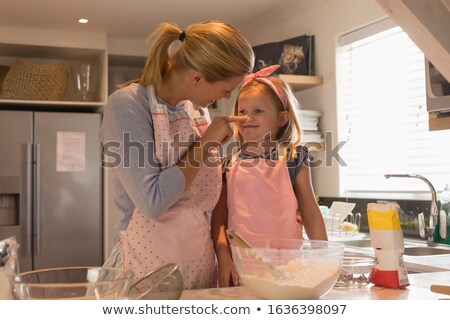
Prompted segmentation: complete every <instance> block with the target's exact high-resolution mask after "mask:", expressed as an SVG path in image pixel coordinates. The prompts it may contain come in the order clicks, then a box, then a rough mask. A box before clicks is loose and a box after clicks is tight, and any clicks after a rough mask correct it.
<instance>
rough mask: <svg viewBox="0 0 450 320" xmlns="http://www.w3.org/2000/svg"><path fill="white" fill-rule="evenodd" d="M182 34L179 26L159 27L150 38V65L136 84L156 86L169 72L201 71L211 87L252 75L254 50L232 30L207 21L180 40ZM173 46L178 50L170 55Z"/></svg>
mask: <svg viewBox="0 0 450 320" xmlns="http://www.w3.org/2000/svg"><path fill="white" fill-rule="evenodd" d="M181 33H182V30H181V29H180V28H178V27H177V26H176V25H173V24H169V23H163V24H161V25H159V27H158V28H157V29H156V30H155V31H154V32H153V33H152V34H151V35H150V38H149V42H150V45H151V47H150V52H149V54H148V57H147V62H146V64H145V67H144V69H143V71H142V74H141V76H140V78H139V79H138V80H136V81H135V82H138V83H140V84H142V85H148V84H153V85H155V86H157V85H158V84H160V83H161V82H162V78H163V76H164V74H165V73H166V72H167V71H168V70H169V68H174V69H176V70H186V69H193V70H196V71H200V72H201V73H202V74H203V75H204V76H205V80H206V81H207V82H210V83H213V82H216V81H220V80H226V79H229V78H231V77H235V76H244V75H247V74H249V73H251V72H252V69H253V64H254V60H255V58H254V53H253V50H252V47H251V46H250V44H249V43H248V41H247V40H246V39H245V38H244V37H243V36H242V35H241V33H240V32H239V31H238V30H237V29H235V28H234V27H233V26H231V25H229V24H227V23H224V22H220V21H207V22H203V23H196V24H192V25H190V26H189V27H188V28H187V29H186V31H185V36H184V39H181V40H180V35H181ZM174 42H175V43H174ZM174 44H176V47H178V48H177V50H176V51H175V52H174V53H171V54H169V51H171V50H169V47H171V46H173V45H174ZM171 48H172V47H171Z"/></svg>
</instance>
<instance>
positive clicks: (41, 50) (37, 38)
mask: <svg viewBox="0 0 450 320" xmlns="http://www.w3.org/2000/svg"><path fill="white" fill-rule="evenodd" d="M0 31H1V32H0V34H1V36H0V65H3V66H12V65H13V64H14V63H15V62H16V61H17V59H24V60H25V61H27V62H29V63H35V64H47V63H63V64H64V66H65V69H66V71H67V76H68V77H67V80H68V81H67V88H66V91H65V94H64V97H63V98H62V101H43V100H10V99H0V107H1V106H2V105H9V106H11V105H13V106H14V105H25V106H27V105H33V106H40V105H41V106H42V105H45V106H50V107H51V106H57V107H67V106H69V107H70V106H77V107H89V108H92V107H94V108H99V107H102V106H103V105H104V104H105V103H106V99H107V50H106V36H105V39H104V41H102V37H95V36H88V35H87V36H84V35H83V37H82V38H81V39H79V37H80V36H81V35H78V34H76V35H74V37H72V38H71V37H70V35H67V38H65V37H64V35H63V34H56V35H54V34H52V35H50V34H47V33H42V32H37V33H36V34H32V32H30V33H31V34H28V33H25V32H23V33H21V32H19V31H20V30H14V35H15V36H14V37H12V36H11V35H10V33H9V32H8V30H3V29H1V28H0ZM8 36H9V37H8ZM77 39H79V40H77ZM84 39H86V41H84ZM80 63H90V64H93V65H94V66H95V67H96V80H95V91H94V94H93V95H92V97H91V98H90V101H81V99H80V98H79V97H78V96H77V94H76V92H75V90H74V86H73V83H72V77H71V74H70V67H71V66H72V65H75V64H80Z"/></svg>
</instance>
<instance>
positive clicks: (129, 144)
mask: <svg viewBox="0 0 450 320" xmlns="http://www.w3.org/2000/svg"><path fill="white" fill-rule="evenodd" d="M144 92H145V91H144ZM101 140H102V143H103V146H104V153H105V156H107V157H108V158H109V161H108V160H107V161H105V162H104V165H105V166H107V167H109V168H112V169H113V170H114V171H115V172H116V173H117V176H118V179H119V181H120V184H121V187H122V188H123V190H122V188H120V187H119V186H113V187H114V188H117V189H118V190H119V191H118V192H119V193H120V194H115V196H116V197H117V196H119V197H129V198H130V200H131V201H132V202H133V204H134V206H135V207H137V208H139V209H140V210H141V211H142V212H144V213H145V214H146V215H148V216H149V217H152V218H157V217H159V216H160V215H161V214H162V213H163V212H165V211H167V209H168V208H169V207H171V206H172V205H173V204H174V203H175V202H176V201H178V200H179V199H180V198H181V196H182V195H183V193H184V186H185V178H184V175H183V173H182V171H181V170H180V169H179V168H178V167H176V166H174V167H171V168H168V169H166V170H164V171H161V169H160V166H159V164H158V163H157V161H156V158H155V153H154V137H153V122H152V119H151V115H150V108H149V106H148V101H147V100H146V99H145V97H144V95H142V94H141V95H139V91H138V92H136V93H135V92H131V90H126V89H124V90H120V91H117V92H116V93H114V94H113V95H111V96H110V98H109V99H108V103H107V106H106V107H105V111H104V114H103V121H102V128H101ZM115 191H116V190H115Z"/></svg>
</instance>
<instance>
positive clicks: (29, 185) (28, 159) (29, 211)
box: [25, 143, 33, 256]
mask: <svg viewBox="0 0 450 320" xmlns="http://www.w3.org/2000/svg"><path fill="white" fill-rule="evenodd" d="M32 173H33V145H32V144H31V143H27V153H26V179H25V181H26V184H27V185H26V203H27V205H26V216H27V223H26V230H27V236H26V246H27V248H26V250H27V255H28V256H31V254H32V245H33V244H32V240H33V230H32V224H31V222H32V218H33V217H32V214H33V211H32V208H33V206H32V202H31V201H32V192H33V191H32V190H33V179H32Z"/></svg>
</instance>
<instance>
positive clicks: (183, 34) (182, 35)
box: [178, 30, 186, 42]
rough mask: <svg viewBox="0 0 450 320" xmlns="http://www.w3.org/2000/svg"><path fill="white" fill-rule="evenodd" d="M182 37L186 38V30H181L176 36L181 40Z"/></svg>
mask: <svg viewBox="0 0 450 320" xmlns="http://www.w3.org/2000/svg"><path fill="white" fill-rule="evenodd" d="M184 38H186V31H184V30H183V31H181V33H180V36H179V37H178V40H180V41H181V42H183V40H184Z"/></svg>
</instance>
